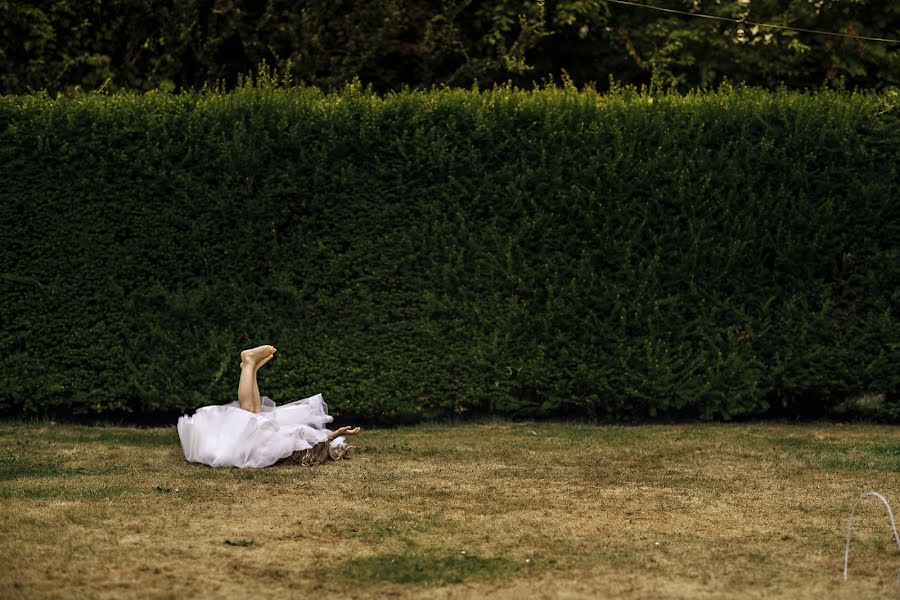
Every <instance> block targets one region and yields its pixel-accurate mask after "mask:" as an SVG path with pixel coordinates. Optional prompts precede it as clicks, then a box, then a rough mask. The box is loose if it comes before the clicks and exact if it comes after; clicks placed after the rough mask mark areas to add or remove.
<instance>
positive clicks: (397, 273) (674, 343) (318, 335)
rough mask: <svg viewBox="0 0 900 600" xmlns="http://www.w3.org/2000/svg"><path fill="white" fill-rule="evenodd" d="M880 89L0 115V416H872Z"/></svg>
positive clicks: (882, 381)
mask: <svg viewBox="0 0 900 600" xmlns="http://www.w3.org/2000/svg"><path fill="white" fill-rule="evenodd" d="M898 103H900V94H898V93H897V92H896V91H888V92H884V93H881V94H877V95H876V94H847V93H837V92H835V93H817V94H801V93H794V92H781V93H770V92H763V91H758V90H750V89H737V90H731V89H720V90H718V91H715V92H705V93H696V94H691V95H688V96H679V95H674V94H646V93H636V92H634V91H630V90H621V89H620V90H615V91H614V92H612V93H609V94H605V95H598V94H597V93H594V92H591V91H577V90H574V89H565V88H553V89H544V90H540V91H532V92H521V91H515V90H511V89H502V88H501V89H494V90H491V91H480V92H479V91H461V90H437V91H432V92H405V93H399V94H393V95H388V96H385V97H380V96H377V95H375V94H372V93H369V92H367V91H366V90H363V89H360V88H359V87H358V86H350V87H348V88H346V89H345V90H343V91H342V92H340V93H336V94H330V95H324V94H322V93H320V92H318V91H316V90H314V89H306V88H293V89H284V88H278V87H277V86H273V85H269V84H265V83H263V84H259V85H257V86H255V87H253V86H246V87H243V88H241V89H239V90H237V91H236V92H233V93H229V94H220V93H214V92H211V91H210V92H205V93H201V94H185V95H169V94H164V93H158V92H154V93H148V94H145V95H135V94H123V95H111V96H107V95H99V94H88V95H82V96H77V97H76V98H74V99H65V98H59V99H56V100H52V99H50V98H49V97H47V96H46V95H31V96H6V97H2V98H0V194H2V203H0V211H2V212H0V219H2V230H0V258H2V269H0V309H2V315H0V316H2V323H3V324H2V336H0V360H2V376H0V414H2V415H6V416H10V415H20V414H51V415H72V416H76V417H77V416H82V417H94V416H106V417H121V416H123V415H131V416H135V417H141V416H150V415H160V414H163V415H172V414H174V413H177V412H180V411H185V410H189V409H192V408H195V407H197V406H200V405H204V404H210V403H221V402H227V401H231V400H232V399H234V398H235V389H236V384H237V378H238V362H239V359H238V351H239V350H240V349H242V348H244V347H247V346H255V345H258V344H262V343H273V344H275V345H276V346H278V348H279V353H278V356H277V358H276V360H275V361H274V362H273V363H271V364H270V365H268V366H266V367H265V369H264V370H263V371H261V374H260V385H261V388H262V391H263V393H264V394H268V395H270V396H272V397H273V398H274V399H275V400H276V402H285V401H288V400H293V399H297V398H300V397H305V396H307V395H311V394H313V393H315V392H319V391H321V392H323V393H324V394H325V397H326V400H327V401H328V402H329V403H330V406H331V408H332V410H333V412H335V413H337V414H338V415H340V416H343V417H344V418H348V419H349V418H355V419H362V420H365V421H369V422H372V421H377V422H412V421H417V420H420V419H423V418H432V417H441V416H447V415H481V414H488V413H490V414H500V415H512V416H565V417H570V416H575V417H585V418H599V419H610V420H630V419H643V418H654V417H656V418H702V419H729V418H737V417H746V416H765V415H796V416H817V415H824V414H829V413H832V412H833V411H834V410H835V409H837V408H838V407H840V406H842V403H843V402H844V401H845V400H847V399H848V398H849V397H853V396H855V395H859V394H862V393H872V394H881V393H883V394H885V395H886V396H885V398H886V400H885V403H884V405H883V407H882V408H883V411H885V414H887V415H889V416H891V415H892V416H893V417H897V416H898V415H900V406H898V396H897V392H898V389H900V364H898V356H900V349H898V343H900V327H898V318H897V317H898V304H900V302H898V301H900V253H898V240H900V203H898V197H900V196H898V191H900V174H898V164H900V107H898V106H897V104H898Z"/></svg>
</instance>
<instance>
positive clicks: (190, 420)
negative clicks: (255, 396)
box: [178, 394, 346, 468]
mask: <svg viewBox="0 0 900 600" xmlns="http://www.w3.org/2000/svg"><path fill="white" fill-rule="evenodd" d="M332 420H334V418H333V417H331V416H330V415H329V414H328V407H327V406H326V405H325V401H324V400H323V399H322V394H316V395H315V396H312V397H310V398H306V399H304V400H298V401H296V402H291V403H289V404H283V405H281V406H276V405H275V403H274V402H272V400H271V399H270V398H267V397H263V398H262V410H261V411H260V412H259V413H252V412H250V411H247V410H244V409H242V408H241V407H240V405H239V404H238V402H237V401H234V402H231V403H229V404H221V405H215V406H204V407H202V408H198V409H197V412H195V413H194V414H193V415H192V416H187V415H185V416H183V417H181V418H180V419H178V437H179V438H181V449H182V450H184V458H185V459H187V460H188V462H196V463H202V464H204V465H209V466H210V467H240V468H247V467H249V468H258V467H268V466H269V465H273V464H275V463H276V462H278V461H279V460H282V459H285V458H288V457H290V456H292V455H294V453H298V454H297V455H296V456H300V457H302V458H301V461H302V462H304V463H308V462H310V461H309V460H306V459H310V458H311V457H312V456H313V455H315V456H317V457H319V459H320V460H324V459H325V458H329V457H330V458H340V457H342V456H343V455H344V452H345V450H346V446H345V444H344V437H343V436H341V437H338V438H335V439H334V440H333V441H331V442H329V441H328V436H329V434H330V433H331V432H330V431H329V430H328V429H325V424H326V423H330V422H331V421H332ZM314 450H321V451H316V452H314ZM303 451H309V452H305V453H304V452H303ZM312 462H319V460H312Z"/></svg>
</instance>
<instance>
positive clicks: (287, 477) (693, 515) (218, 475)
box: [0, 423, 900, 598]
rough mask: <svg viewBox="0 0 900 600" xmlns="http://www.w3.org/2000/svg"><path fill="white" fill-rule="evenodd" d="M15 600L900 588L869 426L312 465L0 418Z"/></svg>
mask: <svg viewBox="0 0 900 600" xmlns="http://www.w3.org/2000/svg"><path fill="white" fill-rule="evenodd" d="M0 443H2V446H3V448H4V449H5V452H4V455H3V457H2V458H0V481H2V487H0V564H2V568H3V572H2V574H0V575H2V576H0V597H4V598H11V597H12V598H15V597H67V598H68V597H88V598H129V597H140V598H146V597H156V598H169V597H172V598H193V597H249V596H250V595H254V596H256V597H259V598H267V597H293V596H301V595H306V594H313V593H317V594H329V595H333V596H335V597H353V598H368V597H385V596H386V597H423V596H428V597H437V598H464V597H471V598H478V597H482V596H485V595H488V596H491V597H497V598H525V597H537V598H542V597H547V598H582V597H583V598H593V597H613V596H614V597H620V598H648V597H660V598H705V597H710V598H721V597H738V598H745V597H746V598H751V597H752V598H756V597H790V598H825V597H828V598H832V597H837V598H860V597H869V598H872V597H884V598H898V597H900V585H898V584H897V583H896V581H895V576H896V573H897V569H898V568H900V551H898V550H897V547H896V545H895V544H894V542H893V540H892V538H891V535H890V533H889V530H888V525H887V518H886V514H885V511H884V508H883V506H882V505H881V504H880V503H879V502H877V501H876V500H874V499H872V500H871V501H867V502H866V503H864V504H863V505H862V506H861V510H860V512H859V513H858V518H857V524H856V526H855V528H854V542H853V546H852V548H851V569H850V581H849V582H847V583H843V582H842V581H841V567H842V559H843V543H844V532H845V528H846V524H847V515H848V510H849V507H850V505H851V504H852V503H853V502H854V501H855V500H856V498H858V497H859V495H860V494H861V493H862V492H865V491H868V490H870V489H874V490H879V491H881V492H883V493H884V494H885V495H886V496H887V497H888V499H889V500H891V501H893V504H894V508H895V509H897V510H898V512H900V439H898V430H897V429H896V428H892V427H885V426H872V425H833V424H816V425H780V424H775V425H773V424H751V425H670V426H641V427H598V426H588V425H571V424H556V423H515V424H512V423H488V424H480V425H466V426H422V427H414V428H407V429H392V430H386V429H382V430H374V431H372V430H370V431H367V432H364V435H363V436H361V437H360V438H359V440H358V444H359V445H360V446H361V448H360V452H358V453H357V455H356V457H355V458H354V459H353V460H351V461H345V462H338V463H329V464H326V465H323V466H319V467H315V468H307V467H300V466H292V465H279V466H275V467H271V468H268V469H262V470H254V471H250V470H246V471H241V470H237V469H210V468H208V467H204V466H199V465H193V464H187V463H185V462H184V460H183V457H182V456H181V449H180V447H179V445H178V439H177V435H176V433H175V430H174V428H166V429H151V430H138V429H129V428H113V427H97V428H89V427H75V426H63V425H52V424H48V423H31V424H29V423H6V424H0Z"/></svg>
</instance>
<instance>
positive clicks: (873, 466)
mask: <svg viewBox="0 0 900 600" xmlns="http://www.w3.org/2000/svg"><path fill="white" fill-rule="evenodd" d="M770 441H771V442H772V443H773V444H774V445H776V446H778V447H781V448H783V449H788V450H790V451H792V452H793V453H794V454H795V455H796V456H797V458H799V459H800V460H802V461H803V462H805V463H806V464H807V465H809V466H812V467H818V468H820V469H824V470H826V471H860V470H867V471H888V472H894V473H895V472H898V471H900V442H887V441H867V440H829V439H816V438H810V437H777V438H771V440H770Z"/></svg>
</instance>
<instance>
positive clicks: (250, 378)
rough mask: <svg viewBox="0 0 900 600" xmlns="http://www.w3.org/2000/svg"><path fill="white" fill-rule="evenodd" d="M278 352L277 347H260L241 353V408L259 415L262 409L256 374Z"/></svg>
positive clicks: (239, 390) (239, 396) (239, 387)
mask: <svg viewBox="0 0 900 600" xmlns="http://www.w3.org/2000/svg"><path fill="white" fill-rule="evenodd" d="M275 352H277V350H276V349H275V346H259V347H258V348H253V349H251V350H244V351H243V352H241V379H240V381H239V382H238V403H239V404H240V406H241V408H243V409H244V410H248V411H250V412H254V413H258V412H259V411H260V410H261V409H262V403H261V401H260V396H259V385H258V384H257V383H256V372H257V371H258V370H259V368H260V367H261V366H263V365H264V364H266V363H267V362H269V361H270V360H272V357H273V356H274V354H275Z"/></svg>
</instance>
